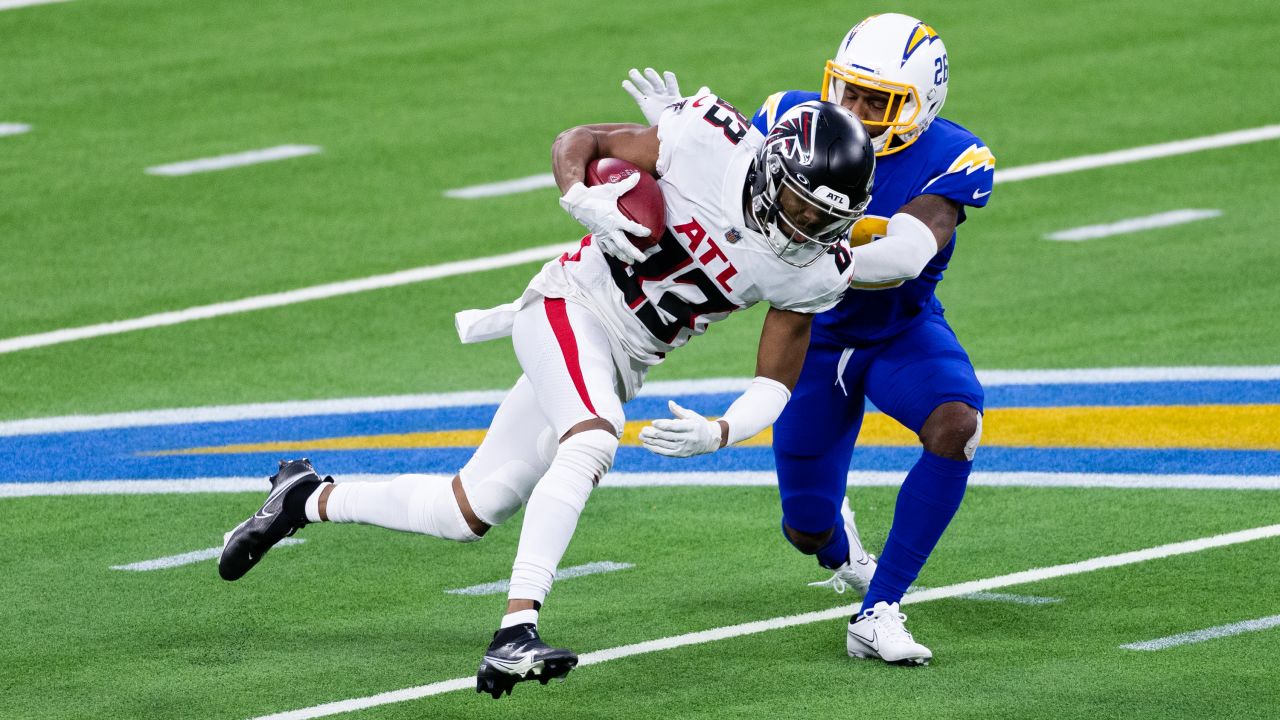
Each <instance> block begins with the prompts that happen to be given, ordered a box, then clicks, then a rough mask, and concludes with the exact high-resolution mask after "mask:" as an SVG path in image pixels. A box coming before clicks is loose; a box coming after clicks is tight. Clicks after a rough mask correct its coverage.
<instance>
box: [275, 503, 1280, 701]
mask: <svg viewBox="0 0 1280 720" xmlns="http://www.w3.org/2000/svg"><path fill="white" fill-rule="evenodd" d="M1277 536H1280V525H1268V526H1266V527H1259V528H1253V529H1251V530H1241V531H1239V532H1233V533H1226V534H1224V535H1214V536H1212V537H1206V538H1199V539H1197V540H1188V541H1185V542H1178V543H1172V544H1169V545H1160V546H1157V547H1153V548H1147V549H1145V550H1135V551H1133V552H1127V553H1121V554H1119V555H1104V556H1102V557H1096V558H1091V559H1088V560H1081V561H1079V562H1073V563H1066V564H1064V565H1054V566H1051V567H1044V568H1035V569H1032V570H1024V571H1022V572H1016V573H1012V574H1009V575H999V576H997V577H992V578H986V579H984V580H973V581H970V582H964V583H958V584H956V585H947V586H944V587H939V588H932V589H929V590H922V591H919V592H911V593H908V594H907V595H906V597H904V598H903V604H909V603H922V602H929V601H932V600H942V599H944V598H953V597H959V596H962V595H968V594H971V593H976V592H986V591H989V590H995V589H998V588H1004V587H1009V586H1011V585H1024V584H1027V583H1033V582H1038V581H1041V580H1049V579H1052V578H1059V577H1067V576H1070V575H1078V574H1081V573H1087V572H1093V571H1095V570H1103V569H1106V568H1114V567H1121V566H1125V565H1134V564H1137V563H1142V562H1148V561H1151V560H1158V559H1161V558H1167V557H1173V556H1176V555H1185V554H1188V553H1194V552H1200V551H1202V550H1208V549H1210V548H1219V547H1225V546H1228V545H1236V544H1240V543H1246V542H1252V541H1254V540H1262V539H1265V538H1273V537H1277ZM853 612H854V606H849V605H842V606H840V607H835V608H831V609H830V610H821V611H817V612H810V613H804V614H801V615H788V616H784V617H777V618H772V619H769V620H758V621H755V622H748V623H742V624H740V625H729V626H727V627H719V628H712V629H710V630H702V631H699V632H692V633H686V634H684V635H676V636H673V637H666V638H661V639H658V640H650V641H647V642H641V643H636V644H634V645H623V646H622V647H615V648H609V649H607V650H598V651H596V652H590V653H586V654H584V655H582V656H580V657H579V659H578V667H586V666H589V665H597V664H599V663H603V662H609V661H612V660H620V659H622V658H627V657H631V656H633V655H644V654H647V653H652V652H659V651H662V650H673V649H675V648H681V647H687V646H690V645H701V644H705V643H710V642H716V641H719V640H727V639H729V638H736V637H742V636H744V635H754V634H757V633H762V632H767V631H769V630H778V629H781V628H788V627H795V626H797V625H808V624H812V623H817V622H826V621H831V620H840V619H843V618H846V617H848V616H849V615H850V614H852V613H853ZM474 687H475V678H474V677H471V676H468V677H460V678H454V679H452V680H445V681H442V682H437V683H431V684H430V685H420V686H418V687H411V688H404V689H403V690H392V691H390V692H384V693H379V694H377V695H371V696H368V697H361V698H352V699H350V700H339V701H336V702H329V703H325V704H323V705H316V706H314V707H309V708H302V709H299V710H290V711H287V712H281V713H275V714H272V715H265V716H262V717H259V718H255V719H254V720H311V718H319V717H327V716H329V715H337V714H339V713H347V712H354V711H356V710H363V709H366V708H371V707H377V706H379V705H388V704H391V703H398V702H406V701H409V700H418V699H420V698H424V697H430V696H432V695H441V694H444V693H447V692H452V691H455V690H465V689H472V688H474Z"/></svg>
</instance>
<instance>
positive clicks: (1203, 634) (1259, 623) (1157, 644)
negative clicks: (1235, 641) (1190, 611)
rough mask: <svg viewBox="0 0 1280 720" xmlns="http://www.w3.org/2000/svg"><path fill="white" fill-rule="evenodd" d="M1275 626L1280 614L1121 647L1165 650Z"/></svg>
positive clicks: (1279, 619) (1278, 622)
mask: <svg viewBox="0 0 1280 720" xmlns="http://www.w3.org/2000/svg"><path fill="white" fill-rule="evenodd" d="M1273 627H1280V615H1272V616H1271V617H1264V618H1258V619H1257V620H1245V621H1244V622H1238V623H1231V624H1229V625H1218V626H1215V627H1211V628H1205V629H1204V630H1193V631H1191V632H1185V633H1181V634H1179V635H1170V636H1169V637H1162V638H1156V639H1155V640H1147V641H1146V642H1139V643H1130V644H1128V645H1121V646H1120V647H1121V648H1123V649H1125V650H1165V649H1168V648H1171V647H1178V646H1179V645H1190V644H1192V643H1198V642H1204V641H1205V640H1215V639H1217V638H1224V637H1231V636H1232V635H1241V634H1243V633H1248V632H1258V631H1259V630H1269V629H1271V628H1273Z"/></svg>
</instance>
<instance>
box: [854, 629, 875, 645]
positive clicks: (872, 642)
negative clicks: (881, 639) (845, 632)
mask: <svg viewBox="0 0 1280 720" xmlns="http://www.w3.org/2000/svg"><path fill="white" fill-rule="evenodd" d="M849 636H850V637H852V638H853V639H855V640H857V641H858V642H860V643H862V644H864V645H866V646H867V647H869V648H871V649H873V650H874V649H875V647H876V640H877V639H878V638H877V636H876V631H875V630H872V631H871V638H870V639H867V638H866V637H865V636H863V635H862V634H860V633H858V632H857V631H856V630H854V629H853V628H849Z"/></svg>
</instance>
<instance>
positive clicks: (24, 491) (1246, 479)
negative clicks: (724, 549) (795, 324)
mask: <svg viewBox="0 0 1280 720" xmlns="http://www.w3.org/2000/svg"><path fill="white" fill-rule="evenodd" d="M905 476H906V473H905V472H891V471H867V470H858V471H854V472H851V473H849V486H850V487H897V486H898V485H901V484H902V479H903V477H905ZM395 477H396V475H394V474H369V473H359V474H354V473H353V474H349V475H347V474H344V475H341V476H339V477H338V479H339V480H340V481H342V482H381V481H386V480H391V479H393V478H395ZM438 477H441V478H446V479H447V478H448V477H449V476H448V475H439V476H438ZM776 484H777V479H776V476H775V475H774V474H773V473H772V472H699V473H663V472H649V473H628V472H613V473H609V475H608V476H607V477H606V478H605V479H604V481H603V482H601V483H600V487H601V489H609V488H650V487H773V486H774V485H776ZM969 486H970V487H975V486H976V487H1021V488H1113V489H1122V490H1124V489H1128V490H1132V489H1144V490H1280V475H1141V474H1134V475H1125V474H1118V473H1115V474H1106V473H1096V474H1095V473H1036V472H976V473H974V474H973V475H971V476H970V477H969ZM266 489H267V476H266V473H263V474H262V475H258V476H253V477H215V478H186V479H184V478H164V479H155V480H71V481H53V482H5V483H0V499H3V498H19V497H54V496H64V495H182V494H188V493H237V492H261V491H263V490H266Z"/></svg>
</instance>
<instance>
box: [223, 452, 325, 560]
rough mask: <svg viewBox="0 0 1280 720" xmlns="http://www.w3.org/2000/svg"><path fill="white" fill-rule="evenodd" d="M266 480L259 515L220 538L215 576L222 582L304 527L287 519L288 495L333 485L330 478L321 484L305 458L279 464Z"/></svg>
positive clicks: (303, 521) (303, 522) (299, 520)
mask: <svg viewBox="0 0 1280 720" xmlns="http://www.w3.org/2000/svg"><path fill="white" fill-rule="evenodd" d="M269 479H270V481H271V492H270V493H269V494H268V495H267V501H266V502H264V503H263V504H262V507H261V508H260V509H259V510H258V512H256V513H254V514H253V515H251V516H249V519H248V520H245V521H244V522H242V523H240V524H239V525H237V526H235V527H234V528H232V530H231V531H230V532H228V533H227V534H226V535H223V536H222V554H221V555H220V556H219V557H218V574H219V575H221V576H222V579H223V580H239V579H240V578H242V577H244V574H245V573H247V572H249V570H251V569H252V568H253V566H254V565H257V564H258V562H259V561H260V560H262V556H263V555H266V554H267V551H268V550H270V549H271V547H272V546H273V545H275V544H276V543H278V542H280V541H281V540H283V539H285V538H287V537H289V536H290V535H292V534H294V533H296V532H297V531H298V530H299V529H300V528H302V527H303V526H305V525H306V524H307V520H306V518H299V517H295V516H290V514H289V513H288V512H286V511H285V496H286V495H288V494H289V491H291V490H293V489H295V488H297V487H299V486H303V485H307V484H311V483H316V484H318V483H321V482H333V478H328V477H327V478H325V479H324V480H321V479H320V477H319V476H318V475H316V471H315V468H313V467H311V461H310V460H307V459H306V458H303V459H301V460H281V461H280V469H279V471H277V472H276V474H275V475H272V476H271V477H270V478H269ZM312 487H314V485H312Z"/></svg>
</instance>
